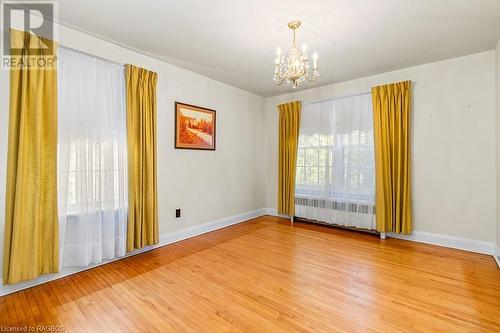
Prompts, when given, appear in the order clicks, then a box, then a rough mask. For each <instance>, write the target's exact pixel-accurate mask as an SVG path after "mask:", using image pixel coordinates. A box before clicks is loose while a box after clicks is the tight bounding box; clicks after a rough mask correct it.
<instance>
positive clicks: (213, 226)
mask: <svg viewBox="0 0 500 333" xmlns="http://www.w3.org/2000/svg"><path fill="white" fill-rule="evenodd" d="M266 212H267V210H266V209H265V208H262V209H256V210H253V211H251V212H246V213H243V214H238V215H233V216H229V217H226V218H223V219H219V220H215V221H211V222H208V223H204V224H201V225H197V226H194V227H190V228H186V229H182V230H179V231H175V232H172V233H170V234H165V235H161V236H160V242H159V244H157V245H154V246H148V247H145V248H143V249H140V250H136V251H133V252H130V253H127V254H126V255H125V256H123V257H119V258H115V259H112V260H107V261H104V262H101V263H99V264H95V265H92V266H88V267H76V268H65V269H63V270H62V271H61V272H59V273H56V274H47V275H43V276H40V277H38V278H36V279H33V280H30V281H24V282H19V283H16V284H14V285H3V279H0V296H5V295H7V294H11V293H14V292H17V291H20V290H23V289H27V288H31V287H34V286H37V285H39V284H42V283H46V282H49V281H53V280H57V279H60V278H63V277H66V276H68V275H72V274H75V273H79V272H83V271H86V270H88V269H92V268H95V267H98V266H101V265H105V264H107V263H110V262H113V261H117V260H121V259H124V258H127V257H130V256H134V255H137V254H139V253H143V252H147V251H151V250H154V249H156V248H159V247H162V246H165V245H168V244H172V243H175V242H178V241H181V240H184V239H187V238H191V237H194V236H198V235H201V234H204V233H207V232H210V231H215V230H218V229H221V228H225V227H228V226H231V225H234V224H237V223H241V222H244V221H247V220H250V219H253V218H256V217H259V216H263V215H266Z"/></svg>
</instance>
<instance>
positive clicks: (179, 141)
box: [175, 102, 215, 150]
mask: <svg viewBox="0 0 500 333" xmlns="http://www.w3.org/2000/svg"><path fill="white" fill-rule="evenodd" d="M175 148H176V149H199V150H215V110H211V109H207V108H202V107H199V106H195V105H190V104H184V103H179V102H175Z"/></svg>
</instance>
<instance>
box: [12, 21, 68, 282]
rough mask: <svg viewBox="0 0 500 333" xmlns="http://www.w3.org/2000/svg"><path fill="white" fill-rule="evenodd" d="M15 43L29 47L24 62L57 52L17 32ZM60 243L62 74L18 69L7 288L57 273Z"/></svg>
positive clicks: (14, 75) (15, 72)
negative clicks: (59, 88)
mask: <svg viewBox="0 0 500 333" xmlns="http://www.w3.org/2000/svg"><path fill="white" fill-rule="evenodd" d="M11 43H12V45H23V46H24V49H23V54H22V55H21V56H19V57H18V59H24V60H28V58H30V59H33V58H34V57H35V58H40V59H42V58H43V59H45V60H49V58H52V56H53V55H51V54H45V51H44V50H42V48H38V50H39V51H38V54H36V55H33V50H31V51H29V49H30V48H32V49H33V46H40V45H54V49H55V43H54V42H53V41H51V40H48V39H44V38H40V37H37V36H34V35H32V34H29V33H26V32H21V31H16V30H12V31H11ZM30 52H31V54H30ZM54 66H55V65H54ZM58 244H59V242H58V216H57V71H56V68H55V67H50V68H49V67H47V68H44V67H43V66H38V67H32V68H27V67H15V68H12V69H11V71H10V120H9V144H8V162H7V191H6V205H5V238H4V264H3V266H4V267H3V282H4V284H13V283H17V282H20V281H23V280H29V279H33V278H36V277H38V276H40V275H42V274H47V273H55V272H57V271H58V270H59V257H58V256H59V254H58Z"/></svg>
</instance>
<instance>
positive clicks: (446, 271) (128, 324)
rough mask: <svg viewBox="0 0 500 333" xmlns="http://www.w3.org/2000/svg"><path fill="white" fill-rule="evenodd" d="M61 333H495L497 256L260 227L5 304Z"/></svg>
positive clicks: (15, 322) (304, 227) (304, 228)
mask: <svg viewBox="0 0 500 333" xmlns="http://www.w3.org/2000/svg"><path fill="white" fill-rule="evenodd" d="M35 325H53V326H64V328H65V331H66V332H162V333H163V332H203V333H205V332H286V333H293V332H500V270H499V269H498V267H497V266H496V264H495V262H494V260H493V259H492V258H491V257H490V256H486V255H481V254H475V253H470V252H465V251H459V250H453V249H448V248H443V247H438V246H432V245H427V244H419V243H414V242H409V241H404V240H398V239H386V240H380V239H379V238H378V237H377V236H376V235H370V234H364V233H358V232H355V231H348V230H342V229H336V228H330V227H326V226H320V225H313V224H308V223H295V224H293V225H291V224H290V222H289V221H288V220H285V219H280V218H276V217H270V216H264V217H261V218H257V219H254V220H250V221H247V222H245V223H241V224H237V225H234V226H231V227H228V228H224V229H221V230H217V231H214V232H210V233H207V234H203V235H200V236H197V237H194V238H191V239H187V240H184V241H181V242H178V243H175V244H172V245H169V246H165V247H162V248H159V249H156V250H153V251H150V252H147V253H142V254H139V255H136V256H132V257H129V258H126V259H123V260H119V261H116V262H112V263H109V264H107V265H103V266H100V267H96V268H94V269H91V270H88V271H85V272H82V273H78V274H75V275H72V276H69V277H65V278H62V279H59V280H56V281H52V282H49V283H47V284H43V285H40V286H36V287H33V288H31V289H27V290H24V291H21V292H18V293H15V294H11V295H8V296H5V297H2V298H0V326H2V327H4V328H5V327H14V326H17V327H22V326H35Z"/></svg>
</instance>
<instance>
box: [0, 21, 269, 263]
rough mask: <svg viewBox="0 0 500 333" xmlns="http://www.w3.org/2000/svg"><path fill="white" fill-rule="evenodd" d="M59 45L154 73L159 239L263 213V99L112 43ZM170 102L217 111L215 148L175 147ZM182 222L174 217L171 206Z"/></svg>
mask: <svg viewBox="0 0 500 333" xmlns="http://www.w3.org/2000/svg"><path fill="white" fill-rule="evenodd" d="M60 43H61V44H62V45H66V46H69V47H72V48H75V49H78V50H81V51H84V52H87V53H90V54H94V55H97V56H100V57H103V58H107V59H110V60H114V61H117V62H121V63H130V64H134V65H137V66H141V67H145V68H147V69H150V70H153V71H155V72H157V73H158V90H157V94H158V97H157V101H158V119H157V121H158V138H157V140H158V198H159V229H160V236H162V235H166V234H169V233H171V232H174V231H178V230H181V229H184V228H188V227H192V226H196V225H200V224H203V223H206V222H210V221H213V220H216V219H221V218H225V217H229V216H233V215H237V214H241V213H246V212H250V211H253V210H256V209H262V208H265V183H264V179H265V170H264V161H263V158H264V152H263V149H262V148H263V147H264V129H263V126H262V124H263V114H262V109H263V103H264V99H263V98H262V97H260V96H257V95H255V94H252V93H248V92H245V91H243V90H240V89H237V88H234V87H231V86H229V85H226V84H223V83H221V82H218V81H215V80H212V79H209V78H206V77H203V76H201V75H198V74H195V73H192V72H189V71H187V70H184V69H181V68H178V67H175V66H172V65H169V64H167V63H164V62H161V61H158V60H156V59H153V58H151V57H148V56H145V55H141V54H139V53H136V52H133V51H131V50H128V49H125V48H122V47H119V46H117V45H114V44H112V43H109V42H106V41H103V40H100V39H97V38H95V37H92V36H89V35H86V34H83V33H81V32H77V31H75V30H72V29H69V28H67V27H61V28H60ZM8 96H9V73H8V71H4V70H0V267H2V266H1V264H2V260H3V233H4V222H5V213H4V212H5V210H4V209H5V186H6V185H5V178H6V175H5V169H6V163H7V162H6V157H7V130H8V118H9V117H8V110H9V107H8V104H9V97H8ZM174 101H181V102H186V103H189V104H194V105H199V106H203V107H207V108H211V109H215V110H216V111H217V147H216V149H217V150H216V151H215V152H212V151H193V150H176V149H174ZM176 208H181V209H182V217H181V218H180V219H176V218H175V209H176Z"/></svg>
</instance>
